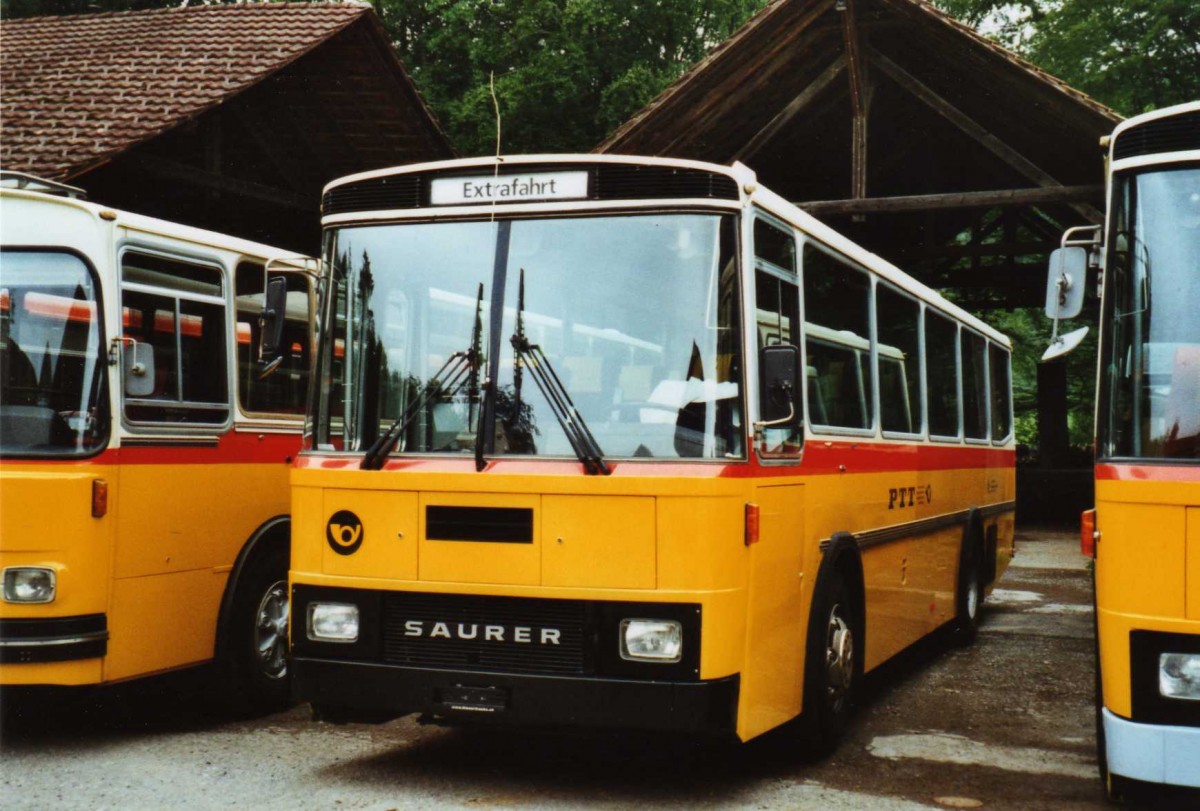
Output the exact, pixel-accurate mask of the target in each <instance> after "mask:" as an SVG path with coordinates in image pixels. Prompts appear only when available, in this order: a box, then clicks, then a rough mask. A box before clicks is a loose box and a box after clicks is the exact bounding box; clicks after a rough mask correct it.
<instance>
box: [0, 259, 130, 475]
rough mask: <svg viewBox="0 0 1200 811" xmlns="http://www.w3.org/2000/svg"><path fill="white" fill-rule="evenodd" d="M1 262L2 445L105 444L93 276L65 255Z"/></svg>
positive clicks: (41, 449)
mask: <svg viewBox="0 0 1200 811" xmlns="http://www.w3.org/2000/svg"><path fill="white" fill-rule="evenodd" d="M0 267H2V268H3V272H2V276H3V282H2V283H0V443H2V444H0V451H2V452H3V453H5V454H31V455H63V454H87V453H93V452H95V451H97V450H99V449H100V448H101V447H103V445H104V443H105V440H106V438H107V433H108V417H107V409H106V408H105V407H104V400H103V397H102V393H103V391H104V369H105V365H104V363H103V358H102V357H101V352H100V338H101V335H100V318H99V306H98V304H97V295H96V288H95V285H94V283H93V281H92V277H91V274H90V273H89V272H88V269H87V267H86V266H85V265H84V263H83V262H82V261H81V260H80V259H78V258H77V257H74V256H71V255H69V254H65V253H41V252H32V251H5V252H4V254H3V258H2V260H0Z"/></svg>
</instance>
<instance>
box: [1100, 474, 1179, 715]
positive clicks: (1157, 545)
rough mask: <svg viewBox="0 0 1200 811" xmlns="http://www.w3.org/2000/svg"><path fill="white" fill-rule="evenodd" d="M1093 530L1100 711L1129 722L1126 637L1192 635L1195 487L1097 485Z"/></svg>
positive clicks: (1135, 483) (1107, 482)
mask: <svg viewBox="0 0 1200 811" xmlns="http://www.w3.org/2000/svg"><path fill="white" fill-rule="evenodd" d="M1096 527H1097V529H1098V530H1099V532H1100V539H1099V541H1098V542H1097V545H1096V568H1095V577H1096V627H1097V635H1098V642H1099V646H1100V671H1101V673H1102V674H1103V687H1104V706H1105V707H1107V708H1108V709H1109V710H1110V711H1111V712H1113V713H1114V714H1116V715H1119V716H1121V717H1122V718H1130V717H1131V716H1132V714H1133V699H1132V696H1133V686H1132V676H1131V662H1130V644H1129V643H1130V637H1129V635H1130V633H1131V632H1133V631H1158V632H1162V633H1179V634H1193V635H1200V587H1198V585H1197V584H1200V484H1198V483H1196V482H1187V481H1153V480H1147V481H1115V480H1099V479H1098V480H1097V481H1096Z"/></svg>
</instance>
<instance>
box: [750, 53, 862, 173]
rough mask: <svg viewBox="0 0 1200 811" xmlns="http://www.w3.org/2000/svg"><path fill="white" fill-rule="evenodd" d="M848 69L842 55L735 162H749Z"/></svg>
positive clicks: (790, 103) (762, 130)
mask: <svg viewBox="0 0 1200 811" xmlns="http://www.w3.org/2000/svg"><path fill="white" fill-rule="evenodd" d="M845 67H846V56H845V54H842V55H840V56H838V58H837V59H835V60H833V62H831V63H830V64H829V67H827V68H825V70H823V71H821V75H820V76H818V77H817V78H816V79H814V80H813V81H812V82H810V83H809V84H808V86H807V87H805V88H804V89H803V90H801V91H800V92H799V93H798V94H797V95H796V97H795V98H794V99H792V100H791V101H790V102H788V104H787V106H786V107H784V108H783V109H782V110H780V111H779V112H778V113H777V114H776V115H775V117H774V118H772V119H771V120H770V121H768V122H767V125H766V126H765V127H763V128H762V129H760V130H759V131H758V132H756V133H755V134H754V137H753V138H751V139H750V140H749V141H747V142H746V144H745V146H743V147H742V148H741V149H739V150H738V151H737V152H736V153H735V154H734V156H733V160H738V161H743V162H744V161H747V160H749V159H750V158H752V157H753V156H754V155H755V154H757V153H758V151H759V150H760V149H762V148H763V146H764V145H765V144H766V143H767V142H768V141H770V140H771V139H772V138H774V137H775V136H776V135H778V134H779V131H780V130H781V129H783V128H784V127H786V126H787V125H788V123H789V122H791V120H792V119H793V118H795V117H796V116H797V115H799V114H800V113H801V111H803V110H804V108H806V107H808V106H809V105H810V104H812V102H813V99H815V98H816V97H817V96H819V95H820V94H821V91H822V90H824V89H825V88H827V87H829V85H830V84H831V83H832V82H833V80H834V79H836V78H837V77H838V76H839V75H840V74H841V72H842V70H843V69H845Z"/></svg>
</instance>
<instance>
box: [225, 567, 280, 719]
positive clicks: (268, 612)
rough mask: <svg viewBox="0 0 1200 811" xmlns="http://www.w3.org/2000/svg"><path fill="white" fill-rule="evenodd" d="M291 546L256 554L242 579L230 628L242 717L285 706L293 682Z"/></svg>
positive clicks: (231, 667)
mask: <svg viewBox="0 0 1200 811" xmlns="http://www.w3.org/2000/svg"><path fill="white" fill-rule="evenodd" d="M287 573H288V550H287V548H286V547H275V548H273V549H269V550H265V551H263V552H261V553H259V554H255V555H254V556H253V557H251V559H250V560H249V561H247V563H246V568H245V569H244V570H243V571H242V573H241V575H240V576H239V578H238V583H237V586H236V588H237V591H236V592H235V593H234V596H233V602H232V604H231V606H230V611H229V617H228V620H227V625H226V628H225V639H226V646H225V655H224V662H223V663H222V664H223V670H224V671H225V675H226V677H227V680H228V682H229V688H230V689H229V698H228V704H229V708H230V709H231V710H232V711H233V712H234V713H235V714H239V715H259V714H264V713H269V712H277V711H279V710H282V709H285V708H286V707H287V706H288V704H289V703H290V689H291V687H290V683H289V680H288V658H287V657H288V635H287V634H288V620H289V601H288V591H287Z"/></svg>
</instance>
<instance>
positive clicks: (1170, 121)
mask: <svg viewBox="0 0 1200 811" xmlns="http://www.w3.org/2000/svg"><path fill="white" fill-rule="evenodd" d="M1188 149H1200V111H1197V112H1194V113H1185V114H1183V115H1176V116H1171V117H1170V118H1160V119H1158V120H1155V121H1147V122H1146V123H1145V124H1142V125H1140V126H1137V127H1132V128H1131V129H1128V130H1125V132H1122V133H1121V134H1120V135H1119V136H1117V142H1116V143H1115V144H1113V160H1121V159H1123V158H1136V157H1138V156H1140V155H1156V154H1159V153H1163V152H1183V151H1184V150H1188Z"/></svg>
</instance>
